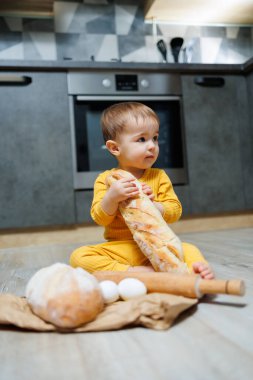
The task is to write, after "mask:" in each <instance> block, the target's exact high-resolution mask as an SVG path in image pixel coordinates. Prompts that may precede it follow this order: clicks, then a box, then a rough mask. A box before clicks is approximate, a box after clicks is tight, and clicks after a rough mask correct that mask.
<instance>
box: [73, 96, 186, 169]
mask: <svg viewBox="0 0 253 380" xmlns="http://www.w3.org/2000/svg"><path fill="white" fill-rule="evenodd" d="M141 102H142V103H144V104H146V105H147V106H149V107H151V108H152V109H153V110H154V111H155V112H156V113H157V115H158V117H159V119H160V130H159V147H160V153H159V157H158V160H157V161H156V163H155V165H154V167H159V168H183V166H184V157H183V139H182V125H181V122H180V120H181V110H180V101H179V100H170V101H147V102H146V101H141ZM114 103H115V102H109V101H102V102H87V101H85V102H84V101H77V100H76V99H75V103H74V113H75V138H76V161H77V171H78V172H85V171H96V172H98V171H104V170H107V169H110V168H112V167H115V165H116V164H117V161H116V159H115V158H114V157H113V156H112V155H111V154H110V153H109V152H108V151H107V150H106V148H105V143H104V140H103V136H102V132H101V127H100V118H101V114H102V112H103V110H104V109H105V108H107V107H109V106H110V105H112V104H114ZM117 103H118V102H117Z"/></svg>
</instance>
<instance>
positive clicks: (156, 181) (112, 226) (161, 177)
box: [91, 168, 182, 241]
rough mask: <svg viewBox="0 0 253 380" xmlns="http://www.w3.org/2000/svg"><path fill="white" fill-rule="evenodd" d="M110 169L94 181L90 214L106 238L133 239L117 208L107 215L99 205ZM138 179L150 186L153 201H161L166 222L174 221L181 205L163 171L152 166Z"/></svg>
mask: <svg viewBox="0 0 253 380" xmlns="http://www.w3.org/2000/svg"><path fill="white" fill-rule="evenodd" d="M112 170H115V169H111V170H106V171H105V172H103V173H101V174H100V175H99V176H98V177H97V179H96V181H95V185H94V198H93V202H92V205H91V216H92V218H93V220H94V221H95V222H96V223H97V224H99V225H101V226H104V227H105V232H104V237H105V239H106V240H108V241H112V240H133V237H132V234H131V232H130V230H129V228H128V227H127V225H126V223H125V221H124V219H123V217H122V215H121V214H120V212H119V210H118V211H117V212H116V214H114V215H108V214H107V213H106V212H105V211H104V210H103V209H102V207H101V201H102V199H103V197H104V195H105V193H106V191H107V186H106V184H105V180H106V177H107V176H108V175H109V174H110V173H111V171H112ZM139 181H140V182H144V183H146V184H147V185H148V186H150V187H151V189H152V191H153V194H154V196H155V198H154V201H155V202H159V203H162V205H163V207H164V214H163V218H164V219H165V221H166V222H167V223H173V222H176V221H177V220H178V219H179V218H180V216H181V214H182V206H181V203H180V202H179V200H178V198H177V196H176V194H175V192H174V190H173V186H172V183H171V181H170V179H169V177H168V176H167V174H166V173H165V171H164V170H162V169H153V168H151V169H146V170H145V172H144V174H143V176H142V177H141V178H140V179H139Z"/></svg>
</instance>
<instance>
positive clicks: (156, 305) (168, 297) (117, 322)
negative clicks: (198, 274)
mask: <svg viewBox="0 0 253 380" xmlns="http://www.w3.org/2000/svg"><path fill="white" fill-rule="evenodd" d="M197 302H198V301H197V300H196V299H190V298H186V297H182V296H175V295H172V294H163V293H149V294H146V295H145V296H141V297H138V298H134V299H132V300H129V301H117V302H114V303H113V304H109V305H107V306H106V307H105V308H104V310H103V311H102V312H101V313H100V314H99V315H98V316H97V318H96V319H95V320H94V321H92V322H89V323H86V324H85V325H83V326H80V327H78V328H75V329H71V330H65V329H64V330H62V329H59V328H57V327H55V326H54V325H52V324H51V323H47V322H45V321H44V320H42V319H41V318H39V317H37V316H36V315H35V314H33V312H32V311H31V309H30V307H29V305H28V303H27V301H26V298H22V297H18V296H15V295H13V294H7V293H6V294H0V325H12V326H16V327H19V328H21V329H26V330H32V331H60V332H85V331H108V330H119V329H121V328H123V327H130V326H144V327H148V328H151V329H155V330H165V329H168V328H169V327H170V326H171V325H172V324H173V322H174V321H175V319H176V318H177V317H178V315H179V314H181V313H182V312H183V311H185V310H187V309H189V308H190V307H192V306H193V305H196V304H197Z"/></svg>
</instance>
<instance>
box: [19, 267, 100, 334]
mask: <svg viewBox="0 0 253 380" xmlns="http://www.w3.org/2000/svg"><path fill="white" fill-rule="evenodd" d="M26 298H27V301H28V304H29V305H30V307H31V309H32V311H33V312H34V314H36V315H38V316H39V317H40V318H42V319H44V320H45V321H47V322H51V323H52V324H54V325H55V326H58V327H62V328H74V327H77V326H80V325H82V324H84V323H87V322H90V321H92V320H93V319H95V318H96V316H97V314H98V313H99V312H100V311H102V309H103V307H104V301H103V296H102V293H101V290H100V287H99V285H98V281H97V280H96V278H95V277H94V276H93V275H91V274H90V273H88V272H86V271H85V270H83V269H82V268H72V267H71V266H69V265H67V264H62V263H56V264H53V265H51V266H49V267H46V268H42V269H40V270H39V271H38V272H36V273H35V274H34V275H33V277H32V278H31V279H30V280H29V282H28V284H27V286H26Z"/></svg>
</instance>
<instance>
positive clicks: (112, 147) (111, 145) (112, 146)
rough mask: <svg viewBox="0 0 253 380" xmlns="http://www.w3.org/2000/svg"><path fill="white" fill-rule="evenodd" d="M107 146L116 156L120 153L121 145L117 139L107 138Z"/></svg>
mask: <svg viewBox="0 0 253 380" xmlns="http://www.w3.org/2000/svg"><path fill="white" fill-rule="evenodd" d="M105 146H106V148H107V149H108V150H109V152H110V153H111V154H113V155H114V156H118V155H119V147H118V144H117V142H116V141H114V140H107V141H106V143H105Z"/></svg>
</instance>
